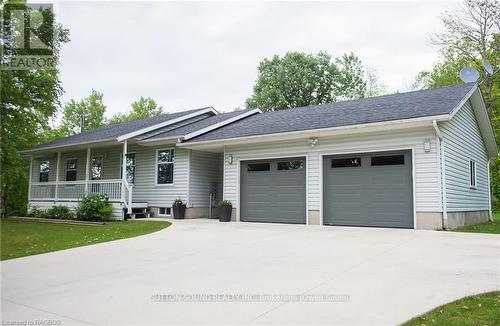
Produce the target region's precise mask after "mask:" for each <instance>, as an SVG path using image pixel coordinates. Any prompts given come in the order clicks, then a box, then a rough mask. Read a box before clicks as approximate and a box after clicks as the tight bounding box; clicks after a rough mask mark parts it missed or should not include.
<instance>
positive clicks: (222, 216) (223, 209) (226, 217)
mask: <svg viewBox="0 0 500 326" xmlns="http://www.w3.org/2000/svg"><path fill="white" fill-rule="evenodd" d="M232 212H233V204H232V203H231V202H230V201H229V200H227V199H225V200H223V201H221V202H220V203H219V221H220V222H230V221H231V213H232Z"/></svg>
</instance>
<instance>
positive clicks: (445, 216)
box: [432, 120, 448, 228]
mask: <svg viewBox="0 0 500 326" xmlns="http://www.w3.org/2000/svg"><path fill="white" fill-rule="evenodd" d="M432 126H433V127H434V130H435V131H436V136H437V139H436V140H437V142H438V148H439V151H440V161H441V166H440V173H441V205H442V209H443V228H446V227H447V226H448V209H447V207H446V160H445V152H444V146H445V143H444V139H443V134H442V133H441V130H439V126H438V124H437V121H436V120H433V121H432Z"/></svg>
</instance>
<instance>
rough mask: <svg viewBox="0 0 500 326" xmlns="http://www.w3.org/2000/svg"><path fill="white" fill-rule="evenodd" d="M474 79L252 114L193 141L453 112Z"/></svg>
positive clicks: (192, 141)
mask: <svg viewBox="0 0 500 326" xmlns="http://www.w3.org/2000/svg"><path fill="white" fill-rule="evenodd" d="M474 85H475V84H474V83H468V84H461V85H457V86H450V87H443V88H436V89H430V90H420V91H413V92H407V93H399V94H393V95H385V96H378V97H371V98H365V99H360V100H353V101H344V102H336V103H331V104H322V105H315V106H308V107H300V108H293V109H287V110H282V111H275V112H267V113H263V114H256V115H252V116H250V117H248V118H245V119H243V120H240V121H236V122H234V123H232V124H229V125H226V126H224V127H221V128H219V129H216V130H214V131H211V132H209V133H206V134H203V135H200V136H198V137H196V138H193V139H191V140H189V141H188V142H190V143H195V142H199V141H209V140H221V139H229V138H237V137H247V136H256V135H265V134H274V133H281V132H290V131H300V130H310V129H321V128H331V127H341V126H350V125H358V124H365V123H373V122H382V121H390V120H400V119H411V118H419V117H426V116H434V115H441V114H449V113H450V112H451V111H452V110H453V109H454V108H455V107H456V106H457V105H458V104H459V103H460V101H461V100H462V99H463V98H464V97H465V96H466V95H467V94H468V93H469V91H470V90H471V89H472V88H473V87H474Z"/></svg>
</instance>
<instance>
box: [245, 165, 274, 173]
mask: <svg viewBox="0 0 500 326" xmlns="http://www.w3.org/2000/svg"><path fill="white" fill-rule="evenodd" d="M247 170H248V172H259V171H269V170H271V167H270V165H269V163H252V164H248V169H247Z"/></svg>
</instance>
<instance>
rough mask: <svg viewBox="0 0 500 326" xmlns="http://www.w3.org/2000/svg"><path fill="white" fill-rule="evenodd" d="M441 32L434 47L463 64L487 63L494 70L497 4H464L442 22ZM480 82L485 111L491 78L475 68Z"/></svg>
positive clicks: (499, 42) (469, 0)
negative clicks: (466, 62) (488, 62)
mask: <svg viewBox="0 0 500 326" xmlns="http://www.w3.org/2000/svg"><path fill="white" fill-rule="evenodd" d="M443 25H444V28H445V31H444V32H443V33H441V34H438V35H437V38H436V43H437V44H439V45H441V46H442V47H443V48H446V49H447V51H450V52H453V53H456V55H457V56H459V57H461V58H463V60H466V61H469V62H473V61H476V62H478V61H479V63H480V62H481V61H483V60H489V61H490V62H491V63H492V65H493V66H494V67H498V65H499V63H500V60H499V59H500V57H499V51H500V36H499V33H500V5H499V2H498V1H497V0H465V1H464V5H463V8H462V9H461V10H460V11H458V12H455V13H447V14H446V15H445V16H444V18H443ZM477 67H478V68H479V71H481V74H482V77H483V78H484V87H483V91H484V94H485V102H486V107H487V108H488V110H490V109H491V105H492V103H493V96H492V92H493V91H492V87H493V83H494V81H493V77H492V76H490V75H489V74H487V73H486V71H485V70H484V68H483V67H482V66H480V65H477Z"/></svg>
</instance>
